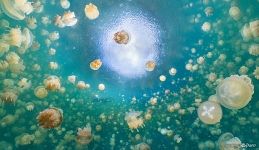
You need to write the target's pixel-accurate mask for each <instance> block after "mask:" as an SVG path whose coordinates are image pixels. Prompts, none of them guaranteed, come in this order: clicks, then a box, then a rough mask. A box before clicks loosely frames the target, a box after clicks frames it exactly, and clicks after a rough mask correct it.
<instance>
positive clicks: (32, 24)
mask: <svg viewBox="0 0 259 150" xmlns="http://www.w3.org/2000/svg"><path fill="white" fill-rule="evenodd" d="M26 23H27V26H28V28H30V29H35V28H36V27H37V20H36V18H34V17H28V18H27V19H26Z"/></svg>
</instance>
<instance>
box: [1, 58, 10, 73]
mask: <svg viewBox="0 0 259 150" xmlns="http://www.w3.org/2000/svg"><path fill="white" fill-rule="evenodd" d="M8 67H9V64H8V62H7V61H5V60H0V72H4V71H7V69H8Z"/></svg>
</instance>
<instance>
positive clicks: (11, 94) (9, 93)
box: [0, 89, 18, 103]
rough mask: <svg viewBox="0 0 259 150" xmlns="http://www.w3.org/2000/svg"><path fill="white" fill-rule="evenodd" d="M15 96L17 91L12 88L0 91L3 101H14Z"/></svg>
mask: <svg viewBox="0 0 259 150" xmlns="http://www.w3.org/2000/svg"><path fill="white" fill-rule="evenodd" d="M17 98H18V95H17V92H16V91H14V90H12V89H7V90H5V91H4V92H2V93H0V99H1V101H2V102H3V103H15V102H16V100H17Z"/></svg>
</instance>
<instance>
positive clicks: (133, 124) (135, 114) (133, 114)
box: [124, 111, 144, 130]
mask: <svg viewBox="0 0 259 150" xmlns="http://www.w3.org/2000/svg"><path fill="white" fill-rule="evenodd" d="M141 114H142V112H140V111H130V112H126V114H125V118H124V119H125V121H126V122H127V124H128V126H129V128H130V129H131V130H132V129H138V128H139V127H143V126H144V120H143V118H142V117H140V115H141Z"/></svg>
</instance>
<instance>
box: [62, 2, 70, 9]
mask: <svg viewBox="0 0 259 150" xmlns="http://www.w3.org/2000/svg"><path fill="white" fill-rule="evenodd" d="M60 5H61V7H62V8H64V9H68V8H69V7H70V2H69V1H68V0H60Z"/></svg>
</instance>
